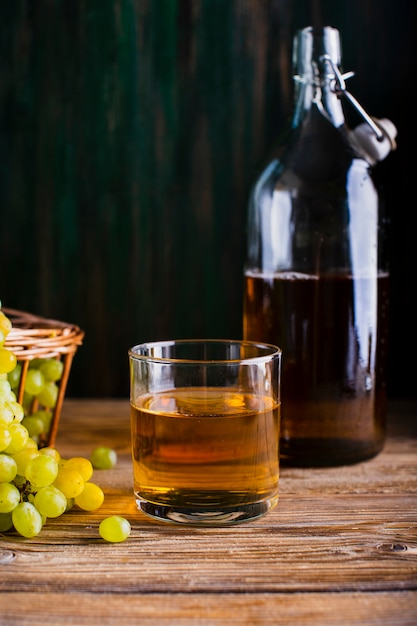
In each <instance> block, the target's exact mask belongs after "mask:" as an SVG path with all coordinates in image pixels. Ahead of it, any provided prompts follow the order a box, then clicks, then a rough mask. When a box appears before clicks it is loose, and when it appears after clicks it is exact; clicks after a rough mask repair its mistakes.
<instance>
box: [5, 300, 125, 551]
mask: <svg viewBox="0 0 417 626" xmlns="http://www.w3.org/2000/svg"><path fill="white" fill-rule="evenodd" d="M10 330H11V322H10V320H9V319H8V318H7V316H6V315H5V314H4V313H3V311H2V310H1V309H0V533H3V532H7V531H13V530H14V531H16V532H17V533H18V534H19V535H21V536H23V537H27V538H30V537H35V536H36V535H38V534H39V533H40V532H41V530H42V527H43V525H44V524H45V523H46V521H47V519H48V518H55V517H59V516H61V515H63V514H64V513H66V512H67V511H69V510H70V509H72V507H73V506H78V507H79V508H80V509H83V510H85V511H94V510H96V509H98V508H99V507H100V506H101V505H102V504H103V501H104V493H103V490H102V489H101V487H99V485H97V484H96V483H95V482H92V481H91V478H92V476H93V471H94V468H93V464H92V462H91V461H90V460H89V459H87V458H84V457H72V458H69V459H64V458H62V457H61V455H60V453H59V452H58V450H56V449H55V448H52V447H43V448H39V447H38V443H37V442H36V440H35V438H34V437H33V436H31V433H30V430H29V428H28V427H27V426H26V425H25V420H28V419H29V418H27V417H25V411H24V408H23V406H22V405H21V404H20V403H19V402H17V400H16V394H15V392H14V391H13V389H12V386H11V383H10V381H9V378H8V375H9V374H10V372H13V371H14V370H15V368H16V365H17V359H16V356H15V355H14V353H13V352H12V351H10V350H8V349H7V348H5V346H4V343H5V340H6V337H7V335H8V333H9V332H10ZM38 371H40V369H39V370H38ZM26 424H27V422H26ZM99 533H100V535H101V536H102V537H103V538H104V539H105V540H106V541H112V542H116V541H124V539H126V538H127V536H128V535H129V534H130V524H129V522H128V521H127V520H125V519H124V518H121V517H119V516H111V517H108V518H106V519H105V520H103V521H102V523H101V524H100V528H99Z"/></svg>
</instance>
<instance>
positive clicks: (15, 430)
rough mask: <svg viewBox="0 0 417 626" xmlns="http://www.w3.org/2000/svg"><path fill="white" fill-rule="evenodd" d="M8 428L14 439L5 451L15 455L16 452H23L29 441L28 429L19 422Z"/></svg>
mask: <svg viewBox="0 0 417 626" xmlns="http://www.w3.org/2000/svg"><path fill="white" fill-rule="evenodd" d="M7 428H8V430H9V433H10V435H11V438H12V439H11V441H10V443H9V445H8V446H7V448H5V449H4V452H7V454H14V453H15V452H19V451H20V450H23V448H24V447H25V446H26V444H27V442H28V439H29V433H28V431H27V430H26V428H25V427H24V426H22V424H20V423H19V422H12V423H11V424H9V425H8V426H7Z"/></svg>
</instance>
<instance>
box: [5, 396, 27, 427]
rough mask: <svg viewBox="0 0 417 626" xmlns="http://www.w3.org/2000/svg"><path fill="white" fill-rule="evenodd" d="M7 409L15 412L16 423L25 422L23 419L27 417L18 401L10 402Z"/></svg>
mask: <svg viewBox="0 0 417 626" xmlns="http://www.w3.org/2000/svg"><path fill="white" fill-rule="evenodd" d="M7 407H8V408H9V409H10V410H11V411H12V412H13V417H14V420H15V421H16V422H21V421H22V420H23V418H24V417H25V411H24V410H23V407H22V405H21V404H19V402H17V401H16V399H14V400H10V401H9V402H8V403H7Z"/></svg>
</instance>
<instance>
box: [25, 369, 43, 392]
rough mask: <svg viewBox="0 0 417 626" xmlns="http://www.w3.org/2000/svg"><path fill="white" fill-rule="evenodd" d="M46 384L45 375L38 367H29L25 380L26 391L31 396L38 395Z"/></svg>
mask: <svg viewBox="0 0 417 626" xmlns="http://www.w3.org/2000/svg"><path fill="white" fill-rule="evenodd" d="M44 386H45V376H44V375H43V374H42V372H41V371H40V370H38V369H28V371H27V373H26V380H25V391H26V393H28V394H29V395H31V396H38V395H39V394H40V393H41V391H42V389H43V388H44Z"/></svg>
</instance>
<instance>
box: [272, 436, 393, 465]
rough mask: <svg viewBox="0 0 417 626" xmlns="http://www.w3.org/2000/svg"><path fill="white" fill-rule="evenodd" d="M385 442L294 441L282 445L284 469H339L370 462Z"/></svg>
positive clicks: (281, 460)
mask: <svg viewBox="0 0 417 626" xmlns="http://www.w3.org/2000/svg"><path fill="white" fill-rule="evenodd" d="M383 447H384V442H383V441H382V442H379V443H378V445H376V444H375V442H372V444H370V443H369V442H366V441H351V442H346V441H340V440H337V439H332V440H323V439H292V440H291V442H288V441H285V440H284V441H281V443H280V464H281V466H282V467H300V468H301V467H339V466H343V465H355V464H356V463H362V462H363V461H369V460H370V459H372V458H374V457H375V456H377V455H378V454H379V453H380V452H381V451H382V449H383Z"/></svg>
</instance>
